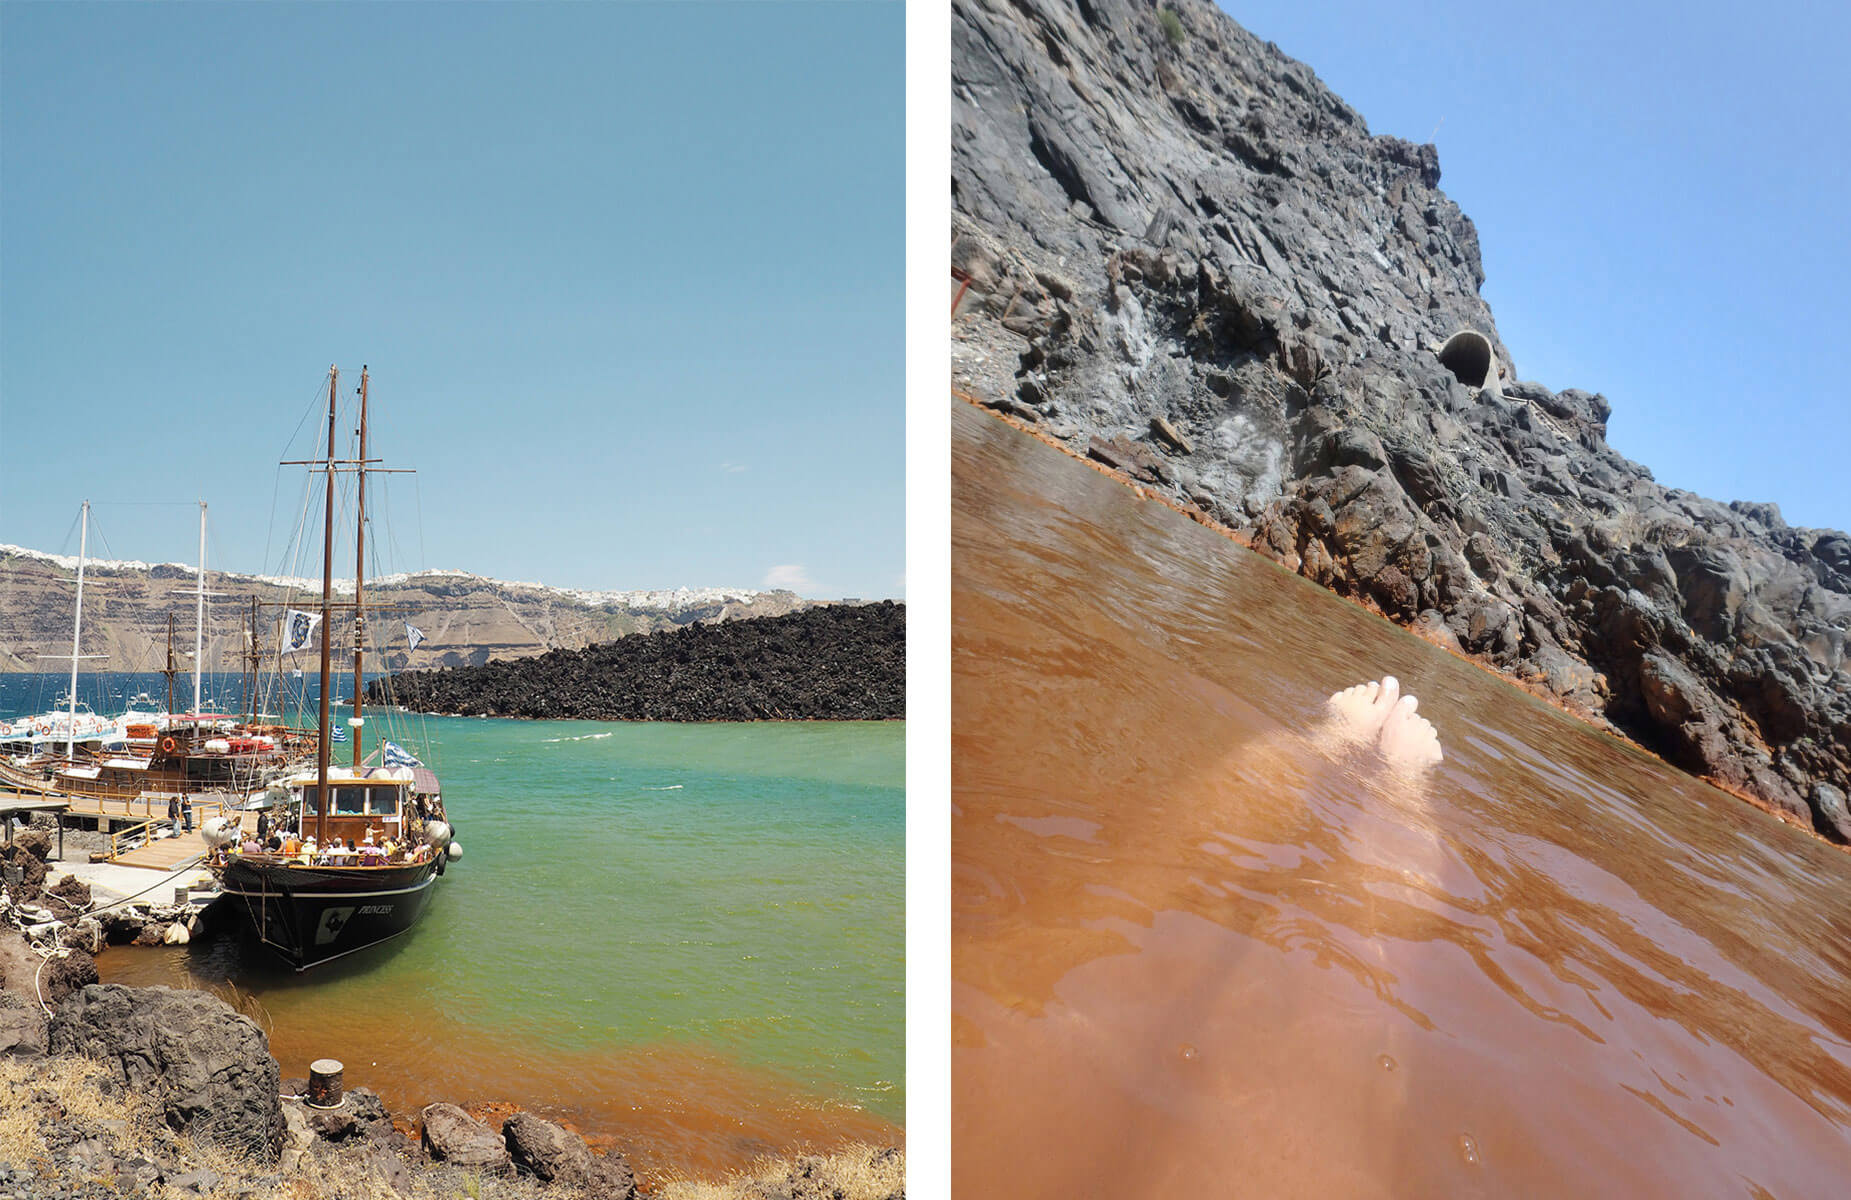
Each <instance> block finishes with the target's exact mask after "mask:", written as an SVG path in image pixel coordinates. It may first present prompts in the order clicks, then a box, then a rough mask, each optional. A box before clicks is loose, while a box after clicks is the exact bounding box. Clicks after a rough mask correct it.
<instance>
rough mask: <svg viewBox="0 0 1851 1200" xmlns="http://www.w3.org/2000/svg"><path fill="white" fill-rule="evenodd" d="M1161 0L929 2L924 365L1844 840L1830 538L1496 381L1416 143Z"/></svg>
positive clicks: (1850, 758) (1337, 585) (1842, 573)
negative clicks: (946, 362) (942, 251)
mask: <svg viewBox="0 0 1851 1200" xmlns="http://www.w3.org/2000/svg"><path fill="white" fill-rule="evenodd" d="M1164 7H1167V8H1170V9H1172V10H1173V11H1175V12H1176V14H1177V15H1178V17H1179V18H1180V20H1181V23H1182V28H1183V30H1184V34H1185V36H1184V37H1183V38H1182V39H1181V41H1180V43H1177V42H1175V41H1173V40H1172V39H1170V38H1167V37H1166V36H1165V35H1164V32H1163V30H1162V28H1161V27H1160V25H1159V24H1158V12H1159V9H1158V8H1157V7H1156V6H1154V5H1152V4H1150V3H1148V2H1146V0H1071V2H1068V0H953V5H952V45H953V50H952V89H951V90H952V101H951V103H952V119H953V133H952V178H951V189H952V209H953V212H952V231H951V233H952V245H951V258H952V267H953V270H954V272H955V273H956V274H957V275H958V277H959V278H961V279H965V280H968V281H969V291H968V294H967V297H966V300H965V302H964V304H963V306H962V308H961V309H960V315H959V316H958V318H957V320H956V322H955V323H954V326H953V329H954V340H953V348H952V364H953V381H954V384H955V385H956V386H958V387H960V388H962V389H964V390H966V391H967V392H968V393H970V394H971V395H973V396H974V397H975V398H976V399H978V400H979V401H982V402H984V403H987V404H990V405H992V406H994V407H998V408H1002V409H1005V410H1007V411H1013V412H1017V413H1018V414H1022V413H1025V414H1027V415H1028V416H1029V417H1030V418H1031V419H1032V420H1034V421H1035V422H1036V424H1037V425H1038V427H1039V428H1040V429H1041V430H1042V431H1043V432H1044V433H1046V434H1048V435H1050V436H1053V437H1055V438H1057V439H1059V440H1061V441H1063V442H1064V443H1065V444H1066V445H1067V447H1068V448H1069V449H1071V450H1072V451H1073V452H1074V453H1076V454H1082V455H1091V456H1092V457H1093V458H1095V459H1098V460H1099V461H1101V462H1104V463H1106V464H1107V465H1108V466H1111V467H1113V468H1114V469H1117V470H1119V471H1121V472H1122V473H1124V474H1125V475H1127V476H1128V477H1130V478H1133V479H1136V480H1137V481H1138V482H1139V483H1140V484H1141V485H1144V486H1148V487H1151V488H1153V489H1155V490H1156V491H1157V492H1159V494H1162V495H1165V496H1166V497H1167V498H1169V499H1171V500H1173V501H1175V502H1176V503H1178V504H1180V505H1183V506H1185V507H1188V508H1192V509H1195V510H1199V511H1201V512H1204V513H1206V514H1207V515H1208V516H1210V517H1211V518H1213V519H1214V520H1216V521H1218V522H1220V523H1221V524H1223V525H1225V526H1227V527H1229V528H1231V529H1234V530H1235V531H1237V532H1239V533H1240V534H1242V535H1243V536H1244V537H1245V538H1246V540H1247V541H1248V542H1249V543H1250V544H1251V545H1253V546H1255V548H1257V549H1259V550H1261V551H1262V552H1264V553H1267V554H1269V555H1271V556H1273V557H1274V558H1276V559H1278V560H1279V561H1281V562H1284V563H1286V564H1287V565H1289V566H1291V567H1293V568H1294V569H1296V570H1298V571H1299V572H1300V573H1302V574H1304V575H1305V576H1307V577H1309V578H1311V579H1314V580H1316V581H1317V582H1319V583H1321V584H1323V585H1324V586H1326V587H1328V588H1330V589H1332V590H1334V591H1336V592H1339V593H1341V594H1343V595H1347V596H1351V597H1355V598H1357V599H1359V600H1363V601H1365V602H1367V603H1370V604H1372V605H1374V606H1375V607H1377V608H1378V609H1380V610H1381V611H1382V612H1384V613H1385V614H1387V615H1388V616H1390V617H1392V618H1394V619H1396V620H1398V621H1401V622H1403V623H1405V624H1409V625H1412V626H1415V627H1417V628H1419V629H1421V630H1423V631H1424V632H1425V633H1426V635H1427V636H1429V637H1431V638H1432V639H1433V640H1435V641H1438V642H1441V643H1442V644H1447V645H1456V646H1457V647H1459V648H1460V649H1462V650H1464V651H1465V652H1467V653H1469V654H1472V655H1474V656H1476V657H1478V658H1480V659H1481V660H1483V661H1486V662H1488V663H1491V664H1493V665H1495V666H1496V667H1498V668H1499V669H1501V670H1503V671H1505V672H1506V673H1508V674H1510V675H1512V676H1514V677H1517V678H1519V679H1523V680H1526V681H1528V682H1531V683H1533V684H1535V685H1538V686H1540V687H1543V688H1545V689H1547V690H1549V691H1551V692H1553V693H1554V694H1556V695H1557V696H1558V697H1560V698H1561V699H1562V700H1563V701H1564V702H1565V703H1567V704H1568V705H1569V706H1570V707H1572V708H1575V709H1577V710H1579V711H1581V712H1582V713H1583V714H1584V715H1587V716H1589V717H1590V718H1592V719H1595V720H1596V721H1601V722H1605V723H1608V724H1610V725H1611V726H1613V727H1616V728H1618V729H1620V730H1623V731H1624V732H1626V733H1628V734H1630V735H1631V736H1633V737H1635V738H1637V739H1638V740H1639V741H1641V742H1642V743H1644V744H1645V745H1647V746H1650V747H1652V748H1654V749H1656V750H1658V751H1659V752H1661V753H1663V754H1665V755H1666V756H1667V757H1668V758H1670V759H1671V760H1672V761H1674V762H1676V763H1678V764H1680V765H1682V766H1684V767H1686V768H1687V769H1689V770H1692V771H1696V772H1700V773H1703V774H1705V775H1708V776H1710V777H1711V778H1713V779H1715V780H1717V781H1718V782H1721V783H1723V784H1726V785H1728V786H1731V787H1734V788H1736V789H1738V790H1740V791H1742V792H1744V793H1747V794H1750V795H1752V796H1755V797H1757V798H1759V799H1761V800H1762V801H1764V802H1766V803H1768V804H1771V805H1773V806H1775V807H1777V808H1779V809H1782V810H1784V811H1786V812H1789V813H1792V814H1794V815H1795V816H1796V817H1799V818H1801V819H1802V820H1805V821H1808V822H1810V823H1811V824H1812V825H1813V827H1814V828H1816V829H1817V830H1818V831H1819V832H1821V833H1823V834H1825V835H1826V836H1828V837H1833V838H1836V839H1840V840H1843V839H1845V838H1846V837H1847V836H1848V835H1851V830H1847V828H1846V824H1847V822H1846V820H1845V818H1844V817H1843V816H1841V814H1840V806H1839V803H1838V801H1839V798H1841V797H1842V795H1843V794H1844V792H1845V791H1846V790H1851V657H1848V655H1847V642H1851V538H1847V536H1846V535H1845V534H1844V533H1841V532H1837V531H1834V530H1820V529H1797V528H1793V527H1791V526H1789V525H1787V524H1786V523H1785V521H1783V520H1782V519H1781V516H1780V512H1779V509H1778V508H1777V507H1775V506H1774V505H1772V504H1766V503H1749V502H1740V501H1738V502H1736V503H1733V504H1721V503H1718V502H1716V501H1713V500H1706V499H1704V498H1702V497H1700V496H1695V495H1692V494H1691V493H1689V492H1684V491H1679V490H1677V489H1674V488H1665V487H1661V486H1660V485H1659V484H1657V483H1656V482H1655V481H1654V480H1653V478H1652V474H1651V472H1650V471H1648V470H1647V469H1646V468H1644V467H1642V466H1640V465H1639V464H1637V463H1634V462H1630V461H1628V460H1627V459H1626V458H1624V457H1622V456H1621V455H1620V454H1619V453H1617V452H1616V451H1614V450H1613V448H1612V447H1610V446H1608V445H1607V442H1606V431H1607V419H1608V416H1609V415H1610V413H1611V411H1612V409H1611V405H1610V403H1609V402H1608V400H1607V399H1606V398H1605V397H1604V396H1601V395H1598V394H1596V393H1592V392H1587V391H1581V390H1577V389H1569V390H1566V391H1561V392H1552V391H1550V390H1549V389H1548V388H1546V387H1543V386H1542V385H1541V384H1537V383H1533V382H1527V381H1524V380H1522V379H1521V378H1520V377H1519V375H1518V373H1517V371H1516V369H1515V365H1514V363H1513V360H1512V357H1511V354H1510V351H1509V350H1508V349H1507V348H1506V347H1505V346H1504V344H1503V342H1502V341H1501V340H1500V338H1499V336H1498V333H1497V326H1496V323H1495V321H1494V320H1493V319H1492V314H1491V311H1490V309H1489V308H1488V307H1487V306H1486V305H1485V302H1484V300H1483V299H1482V298H1481V297H1480V295H1479V290H1478V289H1479V287H1480V285H1481V284H1482V283H1483V282H1484V270H1483V267H1482V266H1481V264H1480V260H1479V247H1478V235H1477V232H1476V231H1475V229H1474V228H1473V226H1472V222H1471V221H1470V220H1469V219H1468V218H1467V217H1466V216H1465V214H1464V213H1462V212H1461V211H1460V210H1459V208H1458V206H1457V205H1455V204H1454V203H1453V202H1452V201H1451V200H1449V199H1448V198H1447V197H1446V195H1445V194H1444V193H1443V192H1441V191H1440V190H1439V181H1440V164H1439V157H1438V154H1437V152H1436V151H1435V149H1434V148H1433V147H1432V146H1416V145H1413V144H1411V143H1408V142H1405V141H1402V140H1401V139H1399V138H1393V137H1378V136H1372V135H1371V134H1370V132H1369V129H1368V126H1367V125H1366V123H1365V122H1364V121H1363V119H1362V117H1361V116H1360V115H1359V114H1357V113H1356V112H1355V111H1354V110H1352V109H1351V108H1350V107H1349V106H1348V105H1346V104H1344V103H1343V101H1342V100H1340V99H1339V98H1337V97H1336V96H1335V95H1333V94H1332V93H1331V92H1330V91H1329V90H1328V89H1327V88H1325V87H1324V85H1323V84H1322V83H1320V82H1319V81H1318V79H1317V77H1316V76H1315V75H1314V74H1313V73H1312V72H1311V71H1310V70H1309V69H1308V68H1307V67H1305V66H1304V65H1303V64H1301V63H1297V62H1294V61H1293V60H1291V59H1289V58H1287V57H1286V56H1285V55H1284V54H1282V53H1281V52H1280V51H1279V50H1278V48H1277V47H1275V46H1273V45H1271V44H1269V43H1262V42H1260V41H1258V40H1257V39H1255V38H1254V37H1253V36H1252V35H1250V34H1248V33H1247V32H1246V31H1245V30H1243V29H1241V28H1240V27H1239V26H1238V25H1236V24H1235V23H1234V22H1233V21H1232V20H1231V19H1229V18H1228V17H1227V16H1226V14H1224V13H1222V12H1221V11H1220V10H1219V9H1217V8H1215V7H1214V6H1213V5H1212V4H1210V3H1208V2H1207V0H1174V2H1173V3H1170V2H1167V0H1166V4H1165V5H1164ZM1462 330H1474V331H1477V332H1478V333H1479V334H1481V335H1482V336H1483V339H1484V340H1483V342H1482V343H1480V342H1478V341H1476V340H1475V339H1471V338H1463V339H1458V340H1456V341H1454V340H1453V339H1454V337H1455V335H1456V334H1459V333H1460V332H1461V331H1462ZM1449 341H1451V342H1452V344H1451V347H1450V349H1448V352H1447V354H1446V356H1445V361H1442V358H1441V354H1440V351H1441V350H1442V348H1445V347H1447V346H1448V343H1449Z"/></svg>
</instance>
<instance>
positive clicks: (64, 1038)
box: [51, 984, 283, 1158]
mask: <svg viewBox="0 0 1851 1200" xmlns="http://www.w3.org/2000/svg"><path fill="white" fill-rule="evenodd" d="M51 1052H52V1053H53V1054H82V1055H85V1056H87V1057H89V1058H93V1059H96V1060H97V1061H99V1062H102V1063H105V1064H107V1065H108V1066H109V1067H110V1068H111V1069H112V1070H113V1071H114V1073H115V1076H116V1078H117V1079H118V1080H119V1081H120V1082H122V1083H124V1084H126V1085H127V1086H128V1087H129V1088H130V1089H131V1090H133V1091H135V1092H138V1093H141V1094H142V1095H145V1096H149V1097H151V1098H153V1099H154V1100H155V1101H156V1102H157V1103H159V1104H160V1105H161V1107H162V1110H163V1113H164V1115H165V1117H166V1120H167V1124H168V1125H169V1126H170V1127H172V1128H173V1129H174V1130H176V1131H178V1132H182V1133H187V1134H190V1135H191V1136H192V1137H194V1138H196V1139H198V1140H200V1141H202V1142H213V1143H217V1144H219V1145H223V1146H227V1147H231V1148H235V1149H238V1150H242V1151H244V1152H246V1153H251V1154H257V1155H261V1156H264V1157H268V1158H274V1157H275V1156H276V1153H277V1149H278V1147H279V1145H280V1142H281V1139H282V1134H283V1113H282V1109H281V1107H280V1105H279V1104H278V1101H277V1088H276V1085H277V1080H278V1077H279V1076H280V1074H281V1072H280V1071H279V1070H278V1068H277V1065H276V1059H274V1058H272V1057H271V1056H270V1050H269V1046H268V1043H267V1042H266V1041H265V1039H264V1035H263V1031H262V1030H261V1029H259V1028H258V1027H257V1025H256V1024H255V1023H254V1022H253V1021H251V1019H250V1018H249V1017H245V1016H241V1015H240V1014H238V1013H236V1012H234V1011H233V1010H232V1009H231V1007H230V1006H228V1005H227V1004H225V1002H224V1001H222V1000H219V999H218V998H217V997H214V996H208V995H206V994H205V993H203V992H191V991H176V990H174V989H172V988H164V987H156V988H129V987H122V986H119V985H116V984H91V985H90V986H88V987H86V988H84V989H83V990H82V991H80V992H78V993H76V994H75V995H72V996H70V997H69V998H67V999H66V1000H65V1001H64V1003H63V1004H62V1005H60V1006H59V1008H58V1011H57V1014H56V1015H55V1016H54V1017H53V1018H52V1022H51Z"/></svg>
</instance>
